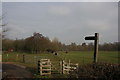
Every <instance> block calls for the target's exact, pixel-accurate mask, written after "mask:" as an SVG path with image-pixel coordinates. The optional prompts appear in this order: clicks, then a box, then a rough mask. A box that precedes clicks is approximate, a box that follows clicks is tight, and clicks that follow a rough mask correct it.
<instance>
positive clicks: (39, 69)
mask: <svg viewBox="0 0 120 80" xmlns="http://www.w3.org/2000/svg"><path fill="white" fill-rule="evenodd" d="M38 74H40V60H38Z"/></svg>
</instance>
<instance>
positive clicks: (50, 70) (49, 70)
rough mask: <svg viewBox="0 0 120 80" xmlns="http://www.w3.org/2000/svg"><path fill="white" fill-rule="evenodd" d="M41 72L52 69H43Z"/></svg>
mask: <svg viewBox="0 0 120 80" xmlns="http://www.w3.org/2000/svg"><path fill="white" fill-rule="evenodd" d="M41 71H51V69H42V70H41Z"/></svg>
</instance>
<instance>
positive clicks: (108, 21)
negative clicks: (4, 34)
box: [3, 2, 118, 44]
mask: <svg viewBox="0 0 120 80" xmlns="http://www.w3.org/2000/svg"><path fill="white" fill-rule="evenodd" d="M3 14H5V18H4V20H3V22H7V23H8V25H7V27H9V28H10V31H9V32H8V37H9V38H11V39H15V38H18V39H21V38H26V37H28V36H31V35H32V34H33V32H39V33H42V34H43V35H44V36H48V37H49V38H50V39H53V38H54V37H57V38H58V39H59V40H60V41H61V42H62V43H66V44H70V43H71V42H76V43H77V44H80V43H82V42H91V41H85V40H84V37H85V36H89V35H94V33H95V32H98V33H100V43H104V42H116V41H118V3H117V2H106V3H105V2H90V3H89V2H71V3H70V2H67V3H65V2H63V3H61V2H60V3H59V2H56V3H55V2H46V3H43V2H31V3H29V2H26V3H25V2H24V3H20V2H16V3H12V2H6V3H5V2H4V3H3Z"/></svg>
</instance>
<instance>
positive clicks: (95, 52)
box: [85, 33, 99, 63]
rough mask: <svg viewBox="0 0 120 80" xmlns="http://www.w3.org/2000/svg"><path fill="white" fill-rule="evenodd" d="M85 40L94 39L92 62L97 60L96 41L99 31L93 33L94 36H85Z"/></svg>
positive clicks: (97, 41) (97, 40)
mask: <svg viewBox="0 0 120 80" xmlns="http://www.w3.org/2000/svg"><path fill="white" fill-rule="evenodd" d="M85 40H94V61H93V62H94V63H96V62H97V58H98V43H99V33H95V36H88V37H85Z"/></svg>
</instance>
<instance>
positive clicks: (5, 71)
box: [2, 63, 33, 80]
mask: <svg viewBox="0 0 120 80" xmlns="http://www.w3.org/2000/svg"><path fill="white" fill-rule="evenodd" d="M2 77H3V80H8V79H9V80H17V79H20V80H26V79H27V80H28V78H29V79H32V78H33V74H32V73H31V72H30V71H28V70H27V69H26V68H25V67H23V66H18V65H15V64H11V63H2ZM6 78H7V79H6Z"/></svg>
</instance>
